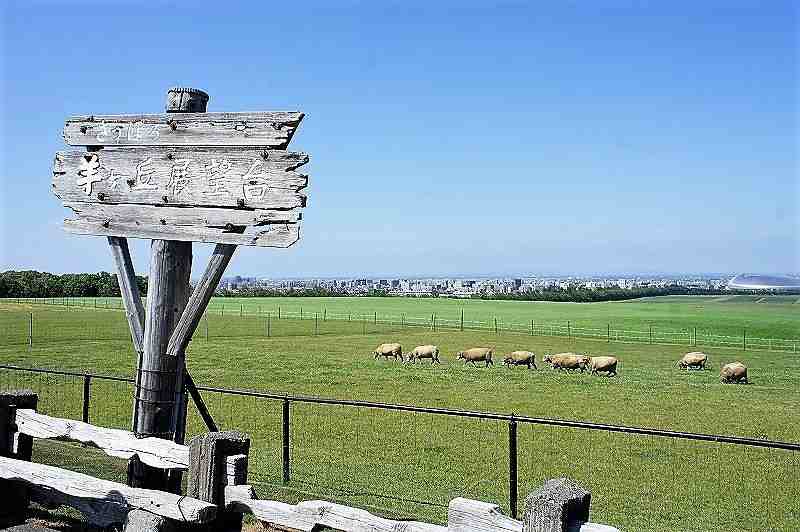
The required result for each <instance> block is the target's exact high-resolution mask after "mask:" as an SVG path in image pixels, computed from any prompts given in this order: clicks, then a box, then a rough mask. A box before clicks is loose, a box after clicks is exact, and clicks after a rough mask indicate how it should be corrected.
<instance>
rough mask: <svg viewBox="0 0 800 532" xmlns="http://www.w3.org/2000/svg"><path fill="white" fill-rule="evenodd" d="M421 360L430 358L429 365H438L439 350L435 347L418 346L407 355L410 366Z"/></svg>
mask: <svg viewBox="0 0 800 532" xmlns="http://www.w3.org/2000/svg"><path fill="white" fill-rule="evenodd" d="M423 358H430V359H431V364H440V363H441V362H439V348H438V347H437V346H435V345H418V346H417V347H415V348H414V349H413V350H412V351H411V352H410V353H408V361H409V362H410V363H412V364H414V363H416V362H417V360H421V359H423Z"/></svg>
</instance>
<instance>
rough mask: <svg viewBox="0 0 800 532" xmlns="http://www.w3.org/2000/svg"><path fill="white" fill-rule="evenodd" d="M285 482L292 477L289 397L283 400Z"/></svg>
mask: <svg viewBox="0 0 800 532" xmlns="http://www.w3.org/2000/svg"><path fill="white" fill-rule="evenodd" d="M282 457H283V483H284V484H286V483H287V482H289V480H290V477H291V470H290V462H289V399H284V400H283V452H282Z"/></svg>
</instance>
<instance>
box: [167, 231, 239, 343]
mask: <svg viewBox="0 0 800 532" xmlns="http://www.w3.org/2000/svg"><path fill="white" fill-rule="evenodd" d="M235 252H236V246H235V245H232V244H217V245H216V246H215V247H214V252H213V253H212V254H211V257H210V258H209V260H208V265H207V266H206V269H205V271H204V272H203V276H202V277H201V278H200V281H199V282H198V283H197V284H196V285H195V287H194V290H193V291H192V295H191V296H190V297H189V303H188V304H187V305H186V308H185V309H184V311H183V314H181V318H180V320H179V321H178V324H177V325H176V326H175V330H174V331H172V336H171V337H170V339H169V346H168V347H167V354H169V355H172V356H176V355H177V354H178V353H180V352H182V351H183V350H184V349H186V346H187V345H189V341H190V340H191V339H192V335H193V334H194V331H195V330H196V329H197V325H198V324H199V323H200V319H201V318H202V317H203V312H205V310H206V307H207V306H208V302H209V301H211V296H213V295H214V291H215V290H216V289H217V285H219V281H220V279H222V275H223V274H224V273H225V268H227V267H228V264H229V263H230V261H231V258H232V257H233V254H234V253H235Z"/></svg>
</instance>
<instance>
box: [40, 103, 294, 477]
mask: <svg viewBox="0 0 800 532" xmlns="http://www.w3.org/2000/svg"><path fill="white" fill-rule="evenodd" d="M207 103H208V95H207V94H206V93H205V92H203V91H201V90H199V89H191V88H183V87H176V88H172V89H170V90H169V91H168V92H167V105H166V110H167V113H165V114H153V115H119V116H111V115H108V116H106V115H103V116H100V115H94V116H78V117H73V118H69V119H67V122H66V125H65V126H64V140H65V141H66V142H67V144H70V145H76V146H85V147H86V149H85V151H77V150H76V151H64V152H58V153H56V156H55V161H54V163H53V183H52V189H53V192H54V193H55V195H56V196H57V197H58V198H59V199H61V201H62V202H63V204H64V206H66V207H69V208H70V209H72V210H73V211H74V212H75V214H76V215H77V216H76V217H75V218H73V219H68V220H65V221H64V228H65V229H66V230H67V231H69V232H72V233H78V234H86V235H103V236H106V237H108V243H109V247H110V249H111V252H112V255H113V256H114V261H115V262H116V265H117V272H118V275H117V278H118V281H119V285H120V292H121V294H122V300H123V302H124V305H125V310H126V316H127V319H128V325H129V328H130V331H131V339H132V340H133V344H134V348H135V350H136V352H137V356H138V360H137V369H136V379H135V392H134V401H133V402H134V404H133V416H132V422H131V425H132V430H133V431H134V432H135V433H136V434H137V436H155V437H159V438H165V439H174V440H175V441H176V442H178V443H182V442H183V439H184V435H185V429H186V403H187V397H186V392H188V393H189V394H190V395H191V396H192V399H193V400H194V401H195V404H196V405H197V408H198V410H199V411H200V414H201V416H202V417H203V419H204V421H205V422H206V425H207V427H208V429H209V430H211V431H214V430H216V425H215V424H214V422H213V419H212V418H211V415H210V413H209V412H208V411H207V409H206V408H205V405H204V404H203V401H202V397H201V396H200V393H199V391H198V390H197V388H196V387H195V386H194V384H193V381H192V378H191V376H190V375H189V372H188V370H187V369H186V360H185V351H186V348H187V346H188V345H189V342H190V341H191V339H192V335H193V334H194V332H195V330H196V329H197V326H198V324H199V323H200V319H201V318H202V316H203V313H204V311H205V309H206V307H207V305H208V302H209V300H210V299H211V297H212V296H213V294H214V290H216V288H217V285H218V283H219V281H220V279H221V278H222V275H223V273H224V272H225V269H226V267H227V265H228V263H229V262H230V260H231V258H232V257H233V254H234V252H235V251H236V247H237V246H238V245H245V246H271V247H288V246H291V245H292V244H293V243H295V242H296V241H297V240H298V238H299V236H300V231H299V226H300V220H301V209H302V208H303V207H305V205H306V196H305V194H304V193H303V190H304V189H305V188H306V185H307V184H308V176H307V175H305V174H303V173H301V172H299V171H298V168H300V167H301V166H303V165H304V164H306V163H307V162H308V156H307V155H306V154H304V153H294V152H289V151H286V147H287V145H288V144H289V141H290V140H291V139H292V136H293V135H294V132H295V130H296V129H297V126H298V125H299V124H300V121H301V120H302V119H303V114H302V113H298V112H270V113H206V112H205V111H206V104H207ZM126 237H135V238H149V239H152V243H151V246H150V272H149V277H148V287H147V300H146V311H145V307H144V305H143V304H142V300H141V297H140V294H139V291H138V289H137V288H136V274H135V271H134V268H133V261H132V260H131V256H130V250H129V248H128V242H127V238H126ZM192 242H214V243H216V244H217V245H216V246H215V248H214V251H213V253H212V254H211V258H210V259H209V262H208V265H207V266H206V268H205V271H204V272H203V274H202V276H201V277H200V278H199V280H198V281H197V282H196V284H195V287H194V288H193V289H191V288H190V285H189V279H190V275H191V267H192V244H191V243H192ZM128 483H129V484H130V485H131V486H138V487H146V488H155V489H169V490H176V491H179V490H180V486H181V479H180V472H179V471H177V472H176V471H171V472H169V473H165V472H164V471H160V470H157V469H154V468H150V467H149V466H147V465H146V464H143V463H140V462H137V463H134V462H132V463H131V464H129V469H128Z"/></svg>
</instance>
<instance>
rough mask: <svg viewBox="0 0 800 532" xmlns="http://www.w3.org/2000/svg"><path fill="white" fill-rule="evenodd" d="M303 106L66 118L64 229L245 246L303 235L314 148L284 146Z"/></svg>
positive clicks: (60, 177)
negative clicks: (67, 212)
mask: <svg viewBox="0 0 800 532" xmlns="http://www.w3.org/2000/svg"><path fill="white" fill-rule="evenodd" d="M302 118H303V114H302V113H296V112H294V113H290V112H279V113H165V114H154V115H119V116H89V117H86V116H81V117H73V118H69V119H67V122H66V125H65V126H64V139H65V141H66V142H67V143H68V144H72V145H84V146H87V147H88V150H89V151H67V152H58V153H56V156H55V161H54V163H53V192H54V193H55V195H56V196H57V197H58V198H60V199H61V200H62V201H63V203H64V206H66V207H69V208H70V209H72V210H73V211H74V212H75V213H76V214H77V218H75V219H71V220H65V222H64V227H65V229H66V230H67V231H69V232H72V233H78V234H87V235H104V236H129V237H136V238H158V239H166V240H183V241H198V242H217V243H226V244H238V245H245V246H272V247H288V246H290V245H292V244H293V243H294V242H296V241H297V240H298V239H299V236H300V235H299V225H300V220H301V213H300V210H301V209H302V207H304V206H305V204H306V196H305V194H304V193H303V190H304V189H305V188H306V186H307V185H308V176H307V175H305V174H303V173H301V172H298V171H297V169H298V168H299V167H301V166H303V165H304V164H306V163H307V162H308V155H306V154H304V153H296V152H289V151H285V150H284V149H283V148H285V147H286V145H287V144H288V143H289V141H290V140H291V138H292V135H293V134H294V132H295V130H296V129H297V126H298V125H299V123H300V121H301V120H302Z"/></svg>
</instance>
